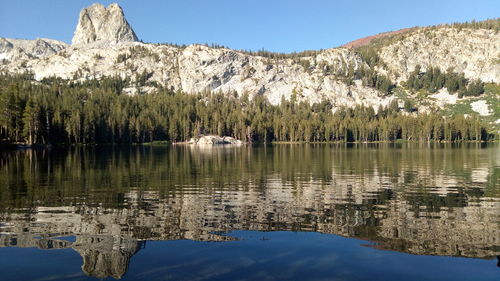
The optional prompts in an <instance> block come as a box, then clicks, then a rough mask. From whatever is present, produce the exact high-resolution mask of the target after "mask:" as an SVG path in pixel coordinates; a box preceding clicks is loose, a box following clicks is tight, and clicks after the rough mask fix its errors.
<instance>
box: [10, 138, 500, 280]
mask: <svg viewBox="0 0 500 281" xmlns="http://www.w3.org/2000/svg"><path fill="white" fill-rule="evenodd" d="M0 155H1V157H0V203H1V204H0V247H20V248H32V247H34V248H39V249H64V248H72V249H74V250H75V251H77V252H78V253H79V254H80V255H81V256H82V258H83V265H82V270H83V271H84V272H85V273H86V274H87V275H90V276H94V277H98V278H105V277H108V276H111V277H114V278H117V279H118V278H121V277H122V276H123V275H124V274H125V273H126V271H127V268H128V265H129V262H130V259H131V257H132V256H133V255H134V254H135V253H137V252H138V251H140V250H141V249H142V248H143V247H144V246H145V245H146V243H147V242H146V241H150V240H181V239H188V240H197V241H229V240H234V239H236V238H234V237H233V236H231V233H230V232H231V231H233V230H259V231H307V232H319V233H328V234H335V235H340V236H345V237H355V238H359V239H366V240H370V241H373V242H375V243H371V244H370V246H371V247H375V248H377V249H382V250H391V251H401V252H405V253H411V254H417V255H440V256H459V257H468V258H481V259H495V258H496V256H497V255H499V254H500V227H499V225H500V179H499V178H500V149H499V146H498V145H489V146H486V145H479V144H472V145H462V146H451V145H449V146H445V145H436V146H427V145H425V146H418V145H399V146H398V145H357V146H345V145H276V146H270V147H263V146H262V147H211V148H205V149H202V148H196V147H188V146H180V147H175V146H174V147H167V146H157V147H156V146H132V147H111V146H110V147H95V148H82V147H77V148H74V147H73V148H67V149H52V150H50V151H31V150H27V151H10V152H0ZM0 251H1V249H0Z"/></svg>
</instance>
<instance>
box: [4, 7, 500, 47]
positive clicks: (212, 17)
mask: <svg viewBox="0 0 500 281" xmlns="http://www.w3.org/2000/svg"><path fill="white" fill-rule="evenodd" d="M94 2H96V1H84V0H0V37H10V38H23V39H35V38H37V37H45V38H51V39H57V40H61V41H65V42H68V43H70V42H71V38H72V36H73V32H74V29H75V26H76V24H77V21H78V14H79V12H80V10H81V9H82V8H84V7H86V6H89V5H90V4H92V3H94ZM112 2H118V3H119V4H120V5H121V6H122V8H123V9H124V12H125V16H126V17H127V20H128V21H129V23H130V24H131V25H132V27H133V28H134V30H135V32H136V33H137V36H138V37H139V38H140V39H142V40H143V41H144V42H155V43H164V42H168V43H177V44H191V43H218V44H221V45H225V46H229V47H231V48H234V49H248V50H258V49H261V48H265V49H267V50H271V51H279V52H291V51H302V50H308V49H324V48H331V47H336V46H339V45H342V44H343V43H346V42H348V41H351V40H355V39H358V38H361V37H364V36H368V35H373V34H376V33H380V32H385V31H391V30H397V29H401V28H405V27H412V26H426V25H434V24H439V23H450V22H463V21H470V20H473V19H476V20H483V19H487V18H495V17H499V16H500V0H418V1H417V0H386V1H384V0H359V1H356V0H302V1H298V0H252V1H250V0H210V1H209V0H198V1H195V0H151V1H148V0H142V1H139V0H133V1H132V0H126V1H100V3H102V4H104V5H106V6H107V5H108V4H110V3H112Z"/></svg>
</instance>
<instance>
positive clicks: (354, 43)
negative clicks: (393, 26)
mask: <svg viewBox="0 0 500 281" xmlns="http://www.w3.org/2000/svg"><path fill="white" fill-rule="evenodd" d="M415 28H416V27H409V28H403V29H400V30H396V31H389V32H383V33H379V34H376V35H371V36H367V37H363V38H360V39H356V40H354V41H351V42H349V43H347V44H344V45H342V46H341V47H343V48H357V47H361V46H364V45H366V44H369V43H370V42H371V41H372V40H373V39H377V38H381V37H386V36H390V35H394V34H399V33H403V32H407V31H410V30H413V29H415Z"/></svg>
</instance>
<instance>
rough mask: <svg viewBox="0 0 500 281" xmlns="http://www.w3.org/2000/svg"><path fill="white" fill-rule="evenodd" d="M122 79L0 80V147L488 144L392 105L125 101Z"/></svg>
mask: <svg viewBox="0 0 500 281" xmlns="http://www.w3.org/2000/svg"><path fill="white" fill-rule="evenodd" d="M126 85H127V81H126V80H123V79H121V78H119V77H106V78H103V79H100V80H89V81H85V82H69V81H65V80H62V79H56V78H53V79H45V80H43V81H41V82H37V81H34V80H33V78H32V76H31V75H29V74H24V75H5V74H3V75H0V141H1V142H4V143H5V142H7V143H20V142H24V143H28V144H48V143H67V144H69V143H142V142H152V141H170V142H180V141H186V140H188V139H189V138H191V137H193V136H198V135H201V134H217V135H227V136H233V137H236V138H238V139H241V140H244V141H247V142H273V141H305V142H355V141H396V140H398V139H402V140H406V141H469V140H475V141H479V140H483V141H485V140H491V139H493V138H494V135H493V134H491V133H488V132H487V129H486V128H485V127H484V126H483V124H482V123H481V122H480V120H479V119H478V118H477V117H475V116H471V117H469V118H466V117H464V116H463V115H460V114H458V115H456V116H453V117H451V118H446V117H444V116H442V115H441V114H439V113H438V112H431V113H420V114H418V115H415V114H408V113H407V112H405V111H404V110H403V109H402V108H400V107H399V105H398V103H397V102H396V101H394V102H392V103H391V104H389V105H388V106H386V107H380V108H379V109H378V110H377V111H375V110H374V109H373V108H371V107H364V106H356V107H354V108H343V107H341V108H334V107H333V105H332V104H331V103H330V102H328V101H323V102H321V103H316V104H312V105H311V104H309V103H305V102H297V101H296V99H295V97H294V96H292V99H291V100H285V99H283V100H282V102H281V103H280V104H279V105H272V104H270V103H269V102H268V101H267V99H266V98H265V97H263V96H261V95H256V96H255V97H254V98H250V97H249V95H248V94H245V95H242V96H240V97H238V95H237V94H236V93H234V94H230V95H227V94H226V95H223V94H220V93H204V94H201V93H199V94H185V93H182V92H176V91H172V90H169V89H165V88H162V87H159V88H158V89H157V90H156V91H155V92H153V93H149V94H137V95H126V94H123V88H124V87H125V86H126Z"/></svg>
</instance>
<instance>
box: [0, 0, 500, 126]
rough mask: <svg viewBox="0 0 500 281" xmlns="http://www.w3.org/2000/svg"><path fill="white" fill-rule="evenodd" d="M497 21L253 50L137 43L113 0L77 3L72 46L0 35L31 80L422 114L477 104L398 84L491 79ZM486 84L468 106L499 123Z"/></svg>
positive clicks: (496, 73)
mask: <svg viewBox="0 0 500 281" xmlns="http://www.w3.org/2000/svg"><path fill="white" fill-rule="evenodd" d="M499 26H500V19H494V20H489V21H486V22H478V23H470V24H455V25H443V26H435V27H424V28H420V27H419V28H411V29H405V30H402V31H399V32H393V33H387V34H383V35H382V36H374V37H370V38H367V39H364V40H361V41H358V42H357V43H356V41H355V42H354V43H352V44H348V45H347V46H346V47H339V48H331V49H326V50H321V51H307V52H303V53H298V54H279V53H270V52H257V53H252V52H246V51H237V50H231V49H229V48H224V47H209V46H204V45H198V44H194V45H190V46H175V45H171V44H146V43H142V42H137V41H138V39H137V36H136V34H135V32H134V31H133V29H132V28H131V27H130V25H129V24H128V22H127V21H126V19H125V17H124V14H123V11H122V9H121V8H120V7H119V6H118V4H111V5H110V6H108V7H107V8H106V7H104V6H102V5H101V4H93V5H92V6H90V7H88V8H85V9H83V10H82V11H81V13H80V18H79V22H78V26H77V28H76V31H75V35H74V37H73V41H72V43H73V44H72V45H71V46H68V45H66V44H64V43H62V42H58V41H53V40H47V39H38V40H36V41H35V42H32V41H27V40H14V39H6V38H2V39H0V40H1V41H0V59H1V60H0V71H3V72H8V73H23V72H26V71H29V72H32V73H33V74H34V77H35V79H37V80H42V79H44V78H49V77H54V76H55V77H60V78H63V79H69V80H78V81H84V80H88V79H94V78H96V79H99V78H102V77H104V76H114V75H119V76H120V77H122V78H126V77H128V78H130V83H129V85H128V87H126V88H125V89H124V92H125V93H128V94H134V93H137V92H138V91H141V92H151V91H153V90H154V87H155V85H163V86H166V87H167V88H170V89H173V90H179V91H183V92H186V93H199V92H207V91H214V92H222V93H228V94H229V93H233V92H236V93H237V94H238V95H240V96H241V95H243V94H245V93H248V94H249V95H250V97H252V96H255V95H264V96H265V97H266V98H267V99H268V100H269V101H270V102H271V103H272V104H279V103H280V102H281V101H282V99H283V98H284V99H287V100H290V99H291V98H292V96H293V97H295V99H296V100H298V101H306V102H309V103H317V102H321V101H322V100H328V101H330V102H331V103H332V105H333V106H334V107H339V106H348V107H352V106H354V105H358V104H361V105H365V106H371V107H373V108H375V109H377V108H378V107H379V106H386V105H388V104H389V103H391V102H392V101H394V100H398V101H399V102H400V103H401V106H402V104H403V102H405V101H407V100H410V101H411V102H412V103H413V105H414V107H415V108H416V109H418V110H419V111H421V112H426V111H429V110H432V109H436V108H438V109H439V108H447V107H454V106H455V105H456V104H457V103H461V102H465V103H467V104H468V106H469V109H470V110H468V111H467V112H470V113H474V109H475V108H476V109H477V108H479V107H481V106H479V107H477V106H476V107H474V106H472V105H470V104H472V103H473V102H476V101H480V98H477V97H467V95H466V96H465V97H460V95H457V94H456V93H454V92H453V91H447V89H446V87H444V82H443V83H441V84H440V85H438V86H437V87H434V89H433V90H431V91H428V92H427V93H426V94H425V99H421V97H422V95H420V96H419V95H418V91H419V90H421V89H419V88H418V87H417V88H415V87H413V88H411V87H407V83H406V82H407V80H408V79H409V78H410V77H412V73H413V72H414V71H415V69H419V73H417V74H414V75H413V76H414V77H413V78H415V77H417V78H415V79H420V80H422V79H424V78H425V77H427V76H422V75H423V74H425V73H426V72H429V71H430V70H432V71H434V70H435V69H439V70H440V72H441V73H443V75H445V74H450V75H451V76H453V75H462V76H463V78H464V79H467V81H468V82H463V83H462V84H463V85H462V86H460V87H461V88H463V89H464V91H465V90H466V89H467V87H468V86H467V85H468V84H467V83H469V82H472V81H477V82H478V83H479V82H481V83H487V84H488V83H491V84H493V85H495V84H499V83H500V63H499V60H500V33H499V32H498V30H499ZM440 75H441V74H440ZM451 76H450V77H451ZM422 77H424V78H422ZM446 77H448V76H446ZM446 77H445V78H446ZM453 77H454V76H453ZM460 77H461V76H460ZM413 78H412V79H413ZM443 79H444V78H443ZM139 80H146V83H145V85H140V86H141V87H137V85H136V84H137V83H136V82H137V81H139ZM443 81H444V80H443ZM464 81H465V80H464ZM421 82H422V81H421ZM422 83H426V82H425V81H424V82H422ZM143 84H144V83H143ZM478 85H479V84H478ZM424 86H425V85H424ZM480 86H482V84H481V85H480ZM489 89H490V90H487V91H486V92H487V94H488V93H489V97H493V98H494V99H493V100H492V101H491V99H483V101H482V102H481V105H483V104H482V103H485V104H486V105H485V106H486V108H485V106H482V107H481V109H478V110H476V113H477V112H479V113H480V114H482V115H484V116H490V119H491V120H490V121H491V122H494V121H497V122H500V121H498V120H500V116H497V115H498V114H497V113H495V110H496V108H497V106H496V105H495V103H496V102H498V95H497V93H498V87H495V86H492V87H490V88H489ZM482 92H485V91H484V89H481V90H480V91H479V93H482ZM462 96H463V94H462ZM492 111H493V112H492ZM497 119H498V120H497Z"/></svg>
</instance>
